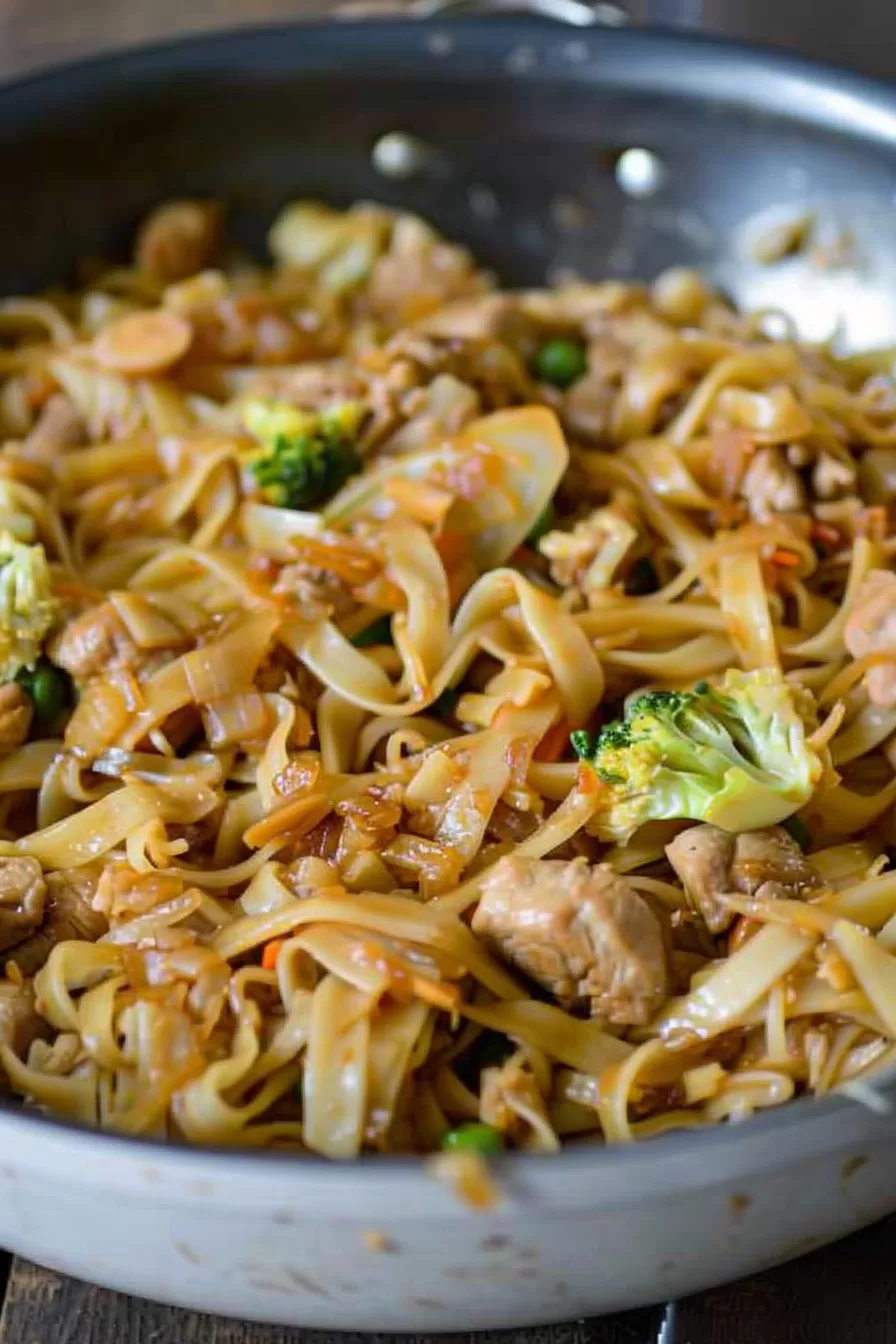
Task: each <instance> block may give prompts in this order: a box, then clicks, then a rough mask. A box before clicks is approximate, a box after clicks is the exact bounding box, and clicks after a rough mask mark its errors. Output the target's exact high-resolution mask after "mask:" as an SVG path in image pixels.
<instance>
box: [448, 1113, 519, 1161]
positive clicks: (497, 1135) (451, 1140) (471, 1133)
mask: <svg viewBox="0 0 896 1344" xmlns="http://www.w3.org/2000/svg"><path fill="white" fill-rule="evenodd" d="M442 1147H443V1148H444V1149H445V1150H446V1152H449V1153H501V1152H503V1151H504V1135H503V1134H502V1133H501V1131H500V1130H498V1129H495V1127H494V1125H483V1124H477V1123H476V1121H474V1120H469V1121H467V1122H466V1123H465V1124H463V1125H458V1127H457V1129H449V1131H448V1133H447V1134H446V1135H445V1136H444V1138H443V1139H442Z"/></svg>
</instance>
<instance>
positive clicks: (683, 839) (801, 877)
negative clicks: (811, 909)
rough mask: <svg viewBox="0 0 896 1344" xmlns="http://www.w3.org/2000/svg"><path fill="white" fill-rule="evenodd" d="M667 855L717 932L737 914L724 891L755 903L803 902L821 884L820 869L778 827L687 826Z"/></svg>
mask: <svg viewBox="0 0 896 1344" xmlns="http://www.w3.org/2000/svg"><path fill="white" fill-rule="evenodd" d="M666 855H667V857H668V859H669V862H670V863H671V865H672V867H673V868H674V869H675V872H676V874H677V876H678V878H679V880H680V881H681V883H682V884H683V886H684V888H685V890H686V891H687V893H688V895H689V896H690V898H691V900H692V901H693V902H694V904H695V905H696V907H697V909H698V910H699V911H700V914H701V915H702V916H703V919H704V921H705V923H706V926H707V928H708V929H710V930H711V932H713V933H722V932H724V930H725V929H727V928H729V927H730V926H731V924H733V922H734V920H735V919H736V918H737V912H736V911H734V910H731V909H730V908H729V907H728V906H727V905H726V904H725V902H724V900H723V899H722V898H723V897H724V895H725V894H726V893H731V894H736V895H740V896H749V897H751V898H752V899H754V900H757V901H776V900H783V899H788V900H800V899H801V898H802V897H803V896H805V895H806V894H807V892H810V891H813V890H814V889H815V888H816V887H820V886H821V885H822V879H821V876H820V874H819V873H818V872H817V870H816V869H815V868H814V867H813V866H812V864H811V863H810V862H809V860H808V859H807V858H806V857H805V856H804V854H803V851H802V850H801V849H800V847H799V845H797V844H796V843H795V841H793V840H791V838H790V836H789V835H788V834H787V832H786V831H785V830H783V829H782V828H781V827H780V826H772V827H769V828H768V829H767V830H762V831H743V832H742V833H741V834H740V835H733V834H731V832H730V831H723V830H720V829H719V827H718V826H689V827H688V829H687V830H686V831H682V832H681V834H680V835H677V836H676V837H675V839H674V840H673V841H672V842H671V844H668V845H667V846H666Z"/></svg>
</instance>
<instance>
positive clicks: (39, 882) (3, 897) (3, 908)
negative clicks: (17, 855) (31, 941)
mask: <svg viewBox="0 0 896 1344" xmlns="http://www.w3.org/2000/svg"><path fill="white" fill-rule="evenodd" d="M46 896H47V886H46V883H45V882H44V875H43V871H42V870H41V866H40V864H39V863H38V862H37V859H26V858H21V859H0V952H5V951H6V950H7V948H10V947H15V945H16V943H20V942H21V941H22V939H23V938H27V937H28V935H29V934H31V933H33V932H34V930H35V929H37V928H39V927H40V923H41V920H42V919H43V917H44V903H45V901H46Z"/></svg>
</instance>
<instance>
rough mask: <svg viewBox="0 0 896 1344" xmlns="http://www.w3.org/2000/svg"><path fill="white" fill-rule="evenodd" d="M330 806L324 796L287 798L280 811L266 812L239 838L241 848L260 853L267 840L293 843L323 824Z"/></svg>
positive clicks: (279, 808)
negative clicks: (245, 846)
mask: <svg viewBox="0 0 896 1344" xmlns="http://www.w3.org/2000/svg"><path fill="white" fill-rule="evenodd" d="M330 807H331V803H330V800H329V798H328V797H327V795H326V794H325V793H311V794H306V795H305V796H304V797H303V798H291V799H290V800H289V802H288V803H284V804H283V806H282V807H278V808H275V809H274V811H273V812H269V813H268V815H267V816H266V817H262V819H261V821H256V822H255V823H254V825H252V826H250V827H249V828H248V829H247V830H246V832H245V834H244V835H243V842H244V844H246V845H248V847H249V849H260V848H261V846H262V845H266V844H267V843H268V841H269V840H278V839H280V838H281V837H282V838H283V839H286V838H287V837H289V838H290V839H294V838H295V837H296V836H299V835H305V834H306V832H308V831H310V830H313V829H314V827H315V826H316V825H317V824H318V822H321V821H323V819H324V817H325V816H326V815H327V813H328V812H329V811H330Z"/></svg>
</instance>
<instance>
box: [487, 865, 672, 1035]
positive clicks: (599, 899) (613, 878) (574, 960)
mask: <svg viewBox="0 0 896 1344" xmlns="http://www.w3.org/2000/svg"><path fill="white" fill-rule="evenodd" d="M473 929H474V932H476V933H478V934H481V935H482V936H483V937H485V938H486V939H487V940H488V941H489V942H491V943H493V944H494V945H495V947H496V948H497V949H498V951H499V952H500V953H501V955H502V956H504V957H505V958H506V959H507V960H508V961H510V962H512V963H514V964H515V965H516V966H519V968H520V969H521V970H523V971H525V972H526V974H527V975H529V976H531V977H532V979H533V980H535V981H537V982H538V984H540V985H542V986H544V988H545V989H547V990H549V991H550V992H551V993H552V994H553V995H554V997H555V998H556V999H558V1000H559V1002H560V1003H562V1004H563V1005H564V1006H565V1007H579V1006H582V1005H587V1006H589V1007H590V1010H591V1013H592V1014H593V1015H594V1016H602V1017H606V1018H607V1019H609V1021H610V1022H616V1023H619V1024H620V1025H624V1024H636V1023H644V1022H648V1021H649V1020H650V1018H651V1017H652V1016H653V1014H654V1012H655V1011H656V1009H657V1008H658V1007H659V1005H660V1004H661V1003H662V1001H663V998H664V996H665V993H666V983H667V969H666V957H665V951H664V948H663V937H662V931H661V929H660V925H659V921H658V920H657V918H656V916H655V915H654V913H653V911H652V910H651V908H650V906H649V905H648V904H647V902H646V901H644V900H643V899H642V898H641V897H640V896H639V895H638V893H637V892H636V891H635V890H634V889H633V888H632V887H630V886H629V884H628V883H627V882H626V881H625V879H624V878H622V877H619V876H618V875H617V874H616V873H614V872H613V871H612V870H611V869H610V868H608V867H606V866H605V865H603V864H598V865H597V866H596V867H593V868H592V867H589V865H588V863H587V862H586V860H585V859H573V860H571V861H569V862H563V861H559V860H556V859H525V858H516V857H512V856H508V857H507V858H504V859H500V860H499V861H498V863H497V864H496V865H495V867H494V868H493V869H492V870H491V872H490V873H489V874H488V876H487V877H486V879H485V881H484V882H483V885H482V896H481V899H480V901H479V906H478V908H477V910H476V914H475V915H474V917H473Z"/></svg>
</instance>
